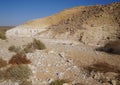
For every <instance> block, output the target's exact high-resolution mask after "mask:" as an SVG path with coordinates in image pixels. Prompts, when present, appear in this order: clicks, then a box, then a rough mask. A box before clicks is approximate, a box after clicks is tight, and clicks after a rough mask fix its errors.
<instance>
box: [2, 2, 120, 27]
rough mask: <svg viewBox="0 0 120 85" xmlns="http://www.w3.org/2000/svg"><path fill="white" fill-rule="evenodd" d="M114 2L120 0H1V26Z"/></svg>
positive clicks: (14, 24)
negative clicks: (76, 8)
mask: <svg viewBox="0 0 120 85" xmlns="http://www.w3.org/2000/svg"><path fill="white" fill-rule="evenodd" d="M112 2H120V0H0V26H16V25H19V24H22V23H24V22H26V21H29V20H32V19H36V18H43V17H46V16H50V15H52V14H55V13H57V12H59V11H62V10H64V9H66V8H71V7H75V6H87V5H96V4H109V3H112Z"/></svg>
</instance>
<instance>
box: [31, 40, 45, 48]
mask: <svg viewBox="0 0 120 85" xmlns="http://www.w3.org/2000/svg"><path fill="white" fill-rule="evenodd" d="M33 47H34V48H36V49H38V50H43V49H45V48H46V47H45V45H44V44H43V43H42V42H41V41H40V40H36V39H34V40H33Z"/></svg>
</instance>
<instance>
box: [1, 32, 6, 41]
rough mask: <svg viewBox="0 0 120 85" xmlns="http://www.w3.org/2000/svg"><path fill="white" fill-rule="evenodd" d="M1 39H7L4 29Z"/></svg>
mask: <svg viewBox="0 0 120 85" xmlns="http://www.w3.org/2000/svg"><path fill="white" fill-rule="evenodd" d="M0 39H2V40H5V39H6V35H5V32H4V31H0Z"/></svg>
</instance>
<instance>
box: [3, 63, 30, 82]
mask: <svg viewBox="0 0 120 85" xmlns="http://www.w3.org/2000/svg"><path fill="white" fill-rule="evenodd" d="M31 74H32V71H31V69H30V68H29V67H28V66H27V65H14V66H11V67H9V68H8V69H7V70H6V72H5V79H11V80H13V81H16V80H26V79H29V77H30V75H31Z"/></svg>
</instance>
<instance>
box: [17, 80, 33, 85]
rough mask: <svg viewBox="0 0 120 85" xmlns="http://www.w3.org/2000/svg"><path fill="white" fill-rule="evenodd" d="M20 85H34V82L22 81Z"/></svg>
mask: <svg viewBox="0 0 120 85" xmlns="http://www.w3.org/2000/svg"><path fill="white" fill-rule="evenodd" d="M19 85H32V82H31V81H27V80H24V81H21V82H20V84H19Z"/></svg>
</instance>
